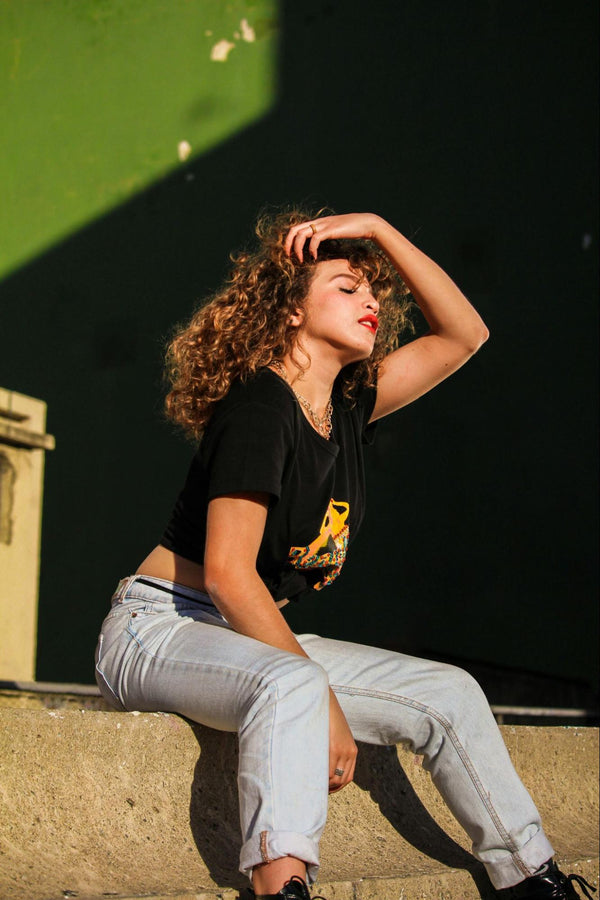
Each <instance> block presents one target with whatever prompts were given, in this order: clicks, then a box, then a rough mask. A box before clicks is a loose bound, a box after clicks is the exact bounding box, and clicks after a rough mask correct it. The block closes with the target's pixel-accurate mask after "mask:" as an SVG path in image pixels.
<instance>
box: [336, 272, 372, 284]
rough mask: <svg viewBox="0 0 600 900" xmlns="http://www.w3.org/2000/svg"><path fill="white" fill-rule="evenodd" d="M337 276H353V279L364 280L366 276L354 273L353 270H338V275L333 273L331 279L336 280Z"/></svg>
mask: <svg viewBox="0 0 600 900" xmlns="http://www.w3.org/2000/svg"><path fill="white" fill-rule="evenodd" d="M336 278H351V279H352V280H353V281H357V282H359V281H364V280H365V279H364V276H359V275H353V274H352V272H338V274H337V275H332V276H331V278H330V279H329V280H330V281H335V279H336Z"/></svg>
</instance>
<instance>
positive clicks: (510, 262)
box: [0, 0, 598, 684]
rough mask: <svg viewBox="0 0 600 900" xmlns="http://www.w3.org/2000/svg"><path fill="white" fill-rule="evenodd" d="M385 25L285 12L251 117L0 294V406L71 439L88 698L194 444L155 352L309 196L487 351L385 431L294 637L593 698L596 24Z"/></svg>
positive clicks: (504, 18) (58, 652)
mask: <svg viewBox="0 0 600 900" xmlns="http://www.w3.org/2000/svg"><path fill="white" fill-rule="evenodd" d="M108 6H110V4H108ZM198 6H202V4H198ZM248 7H250V4H248ZM374 10H375V11H374V12H373V13H371V14H367V13H366V12H365V5H364V4H362V3H355V2H352V3H344V4H333V3H325V2H308V3H303V4H286V5H285V6H284V8H283V11H282V12H281V14H280V30H279V49H278V58H277V60H276V68H275V80H276V85H275V90H276V92H277V95H278V101H277V103H276V105H275V106H274V107H273V108H272V109H271V111H270V112H269V113H268V114H267V115H266V116H265V117H264V118H263V119H261V120H260V121H257V122H256V123H255V124H253V125H250V126H249V127H246V128H245V129H244V130H241V131H237V132H236V133H233V134H231V135H230V136H229V137H228V138H227V139H226V140H224V141H222V142H221V143H220V144H218V145H217V146H212V147H211V148H210V149H208V150H207V151H206V152H205V153H203V154H202V155H199V156H197V157H195V158H193V159H192V160H191V161H189V162H188V163H187V164H186V165H185V166H183V167H180V168H178V169H176V170H175V171H173V172H172V173H171V174H168V175H166V176H165V177H164V178H162V180H157V181H155V182H154V183H153V184H151V185H149V186H148V187H147V188H146V189H145V190H143V191H141V192H139V193H136V194H135V196H132V197H131V198H130V199H128V200H127V201H126V202H123V203H121V204H120V205H118V206H116V207H115V208H113V209H112V210H111V211H110V212H109V213H107V214H106V215H104V217H101V218H96V219H94V220H93V221H90V223H89V224H88V225H87V226H86V227H85V228H81V229H80V230H78V231H76V232H73V233H72V234H71V235H70V236H69V237H68V238H66V239H65V240H63V241H62V243H59V244H56V245H54V246H53V247H52V248H51V249H49V250H48V251H47V252H46V253H44V254H41V255H38V256H37V257H35V258H33V259H32V260H31V261H30V262H29V263H27V264H26V265H24V266H23V267H22V268H21V269H19V270H18V271H15V272H13V273H12V274H11V275H10V276H9V277H7V278H6V280H5V281H4V283H3V285H2V291H3V295H2V301H1V303H2V307H1V308H2V351H1V359H0V384H2V386H4V387H8V388H12V389H16V390H19V391H22V392H25V393H31V394H33V395H35V396H40V397H43V398H44V399H46V400H47V401H48V404H49V419H48V426H49V430H50V431H51V432H52V433H54V434H55V435H56V437H57V449H56V451H55V452H54V453H52V454H49V455H48V458H47V475H46V495H45V510H44V534H43V555H42V578H41V600H40V647H39V665H38V678H39V679H45V680H82V681H89V680H91V678H92V662H91V658H92V653H93V646H94V643H95V635H96V631H97V627H98V624H99V621H100V619H101V617H102V615H103V612H104V610H105V608H106V605H107V603H108V598H109V595H110V593H111V589H112V586H113V584H114V582H115V581H116V579H117V578H118V577H120V576H122V575H124V574H127V573H129V572H130V571H131V570H132V569H134V568H135V567H136V565H137V563H138V561H139V559H140V558H141V556H142V555H143V554H145V553H146V552H147V551H148V549H149V548H150V547H151V546H152V545H153V543H155V542H156V540H157V538H158V536H159V535H160V531H161V528H162V525H163V522H164V520H165V518H166V516H167V515H168V512H169V508H170V505H171V503H172V501H173V499H174V496H175V493H176V491H177V489H178V487H179V485H180V482H181V480H182V478H183V476H184V474H185V469H186V465H187V460H188V457H189V454H190V452H191V451H190V448H189V447H186V445H184V444H183V443H182V442H181V441H180V440H179V439H178V438H176V437H174V436H173V434H172V433H171V431H170V429H169V427H167V426H165V425H164V424H163V422H162V420H161V408H160V407H161V400H160V390H161V389H160V378H161V376H160V369H161V348H162V344H163V340H164V337H165V334H166V333H167V332H168V329H169V328H170V326H171V325H172V323H173V322H175V321H176V320H177V319H180V318H182V317H184V316H186V315H187V313H188V311H189V309H190V307H191V305H192V304H193V303H194V301H195V300H196V299H197V298H200V297H202V296H203V295H204V294H205V293H206V292H207V291H209V290H210V289H212V288H213V287H214V286H215V285H216V284H217V283H218V281H219V279H220V278H221V277H222V276H223V274H224V272H225V270H226V266H227V255H228V252H229V250H230V249H231V248H232V247H235V246H236V245H237V244H239V243H240V242H242V241H244V240H246V238H247V237H248V235H249V233H250V225H251V222H252V219H253V217H254V215H255V213H256V212H257V210H258V208H259V207H260V206H261V205H262V204H263V203H265V202H280V201H290V200H292V201H294V200H308V201H311V202H314V203H317V204H322V203H328V204H330V205H331V206H333V207H334V208H335V209H337V210H338V211H350V210H353V209H373V210H375V211H377V212H379V213H381V214H382V215H384V216H386V217H388V218H389V219H390V220H391V221H393V222H394V223H395V224H396V225H397V226H398V227H399V228H401V229H402V230H404V231H405V233H407V234H408V235H409V236H412V237H413V238H414V239H415V241H416V242H417V243H418V244H419V246H420V247H422V248H423V249H424V250H425V251H426V252H429V253H430V254H432V255H433V256H434V258H436V259H437V260H438V261H439V262H440V263H441V264H442V265H443V266H445V267H446V268H447V269H448V270H449V272H450V273H451V274H452V275H453V276H454V277H455V278H456V279H457V281H458V282H459V283H460V284H461V286H462V287H463V288H464V289H465V291H466V292H467V294H468V295H469V296H470V297H471V298H472V300H473V301H474V302H475V304H476V305H477V307H478V308H479V309H480V310H481V312H482V313H483V315H484V318H485V319H486V321H487V322H488V325H489V327H490V330H491V338H490V341H489V342H488V344H487V345H486V346H485V347H484V349H483V350H482V351H481V353H480V354H479V355H478V356H477V357H476V358H475V360H473V361H472V362H471V363H470V364H469V365H468V366H467V367H466V368H464V369H463V370H461V371H460V372H459V373H458V374H457V375H455V376H454V377H453V378H452V379H450V381H449V382H447V383H446V384H444V385H443V386H441V387H440V388H438V389H436V390H435V391H434V392H433V393H432V394H430V395H428V396H427V397H425V398H423V399H422V400H420V401H418V402H417V403H416V404H414V405H413V406H411V407H410V408H408V409H407V410H405V411H404V412H402V413H400V414H398V415H397V416H395V417H392V418H391V419H389V420H386V421H385V422H384V423H382V424H381V426H380V434H379V440H378V442H377V443H376V445H375V447H374V448H373V451H372V452H371V454H370V457H369V462H368V465H369V471H368V480H369V484H370V489H371V495H370V505H369V512H368V517H367V520H366V523H365V526H364V530H363V532H362V534H361V536H360V538H359V541H358V542H357V544H356V545H355V551H354V552H353V554H352V556H351V558H350V560H349V562H348V563H347V567H346V569H345V572H344V574H343V575H342V577H341V578H340V580H339V582H338V583H337V584H336V585H335V586H334V587H333V588H331V589H328V591H327V592H324V593H323V594H321V595H320V596H318V597H317V598H315V600H314V601H313V600H311V601H309V602H308V603H307V604H306V605H305V606H304V608H297V609H294V610H293V611H292V613H291V614H290V619H291V621H292V623H293V624H294V626H295V627H298V628H302V629H305V630H310V629H317V628H319V629H320V630H322V631H324V632H326V633H329V634H332V635H339V636H341V637H345V638H352V639H358V640H365V641H373V642H378V643H382V644H385V645H390V646H396V647H403V648H405V649H406V650H408V651H409V652H417V653H421V652H429V653H433V654H437V655H440V656H453V657H457V658H462V659H465V660H467V661H468V660H473V661H477V660H479V661H483V662H484V663H489V664H490V665H499V666H507V667H519V668H523V669H528V670H531V671H533V672H538V673H546V674H548V675H553V676H556V677H561V678H571V679H581V680H582V681H583V682H585V683H588V684H593V683H595V678H596V665H597V646H598V641H597V613H596V596H597V577H596V568H595V558H596V552H597V520H596V499H595V479H596V474H595V473H596V465H595V458H596V429H595V419H596V397H595V386H596V378H595V369H596V307H597V266H596V259H597V240H598V229H597V212H596V200H597V181H596V165H597V135H596V128H595V115H596V113H595V109H596V99H597V85H596V56H597V33H596V31H597V29H596V16H595V11H593V9H592V5H590V4H588V3H587V2H583V0H575V2H569V3H566V2H564V3H563V2H549V3H545V4H534V3H522V2H492V0H488V2H481V3H478V4H474V3H466V2H455V3H452V4H442V3H434V2H417V0H411V2H402V3H393V4H385V5H384V4H381V5H380V8H378V7H377V6H375V7H374ZM158 69H159V66H158V65H157V74H156V77H157V78H158V77H159V72H158ZM223 70H225V69H223Z"/></svg>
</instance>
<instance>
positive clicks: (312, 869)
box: [240, 831, 319, 884]
mask: <svg viewBox="0 0 600 900" xmlns="http://www.w3.org/2000/svg"><path fill="white" fill-rule="evenodd" d="M283 856H294V857H295V858H296V859H301V860H302V861H303V862H305V863H306V880H307V881H308V883H309V884H312V883H313V882H314V881H316V878H317V872H318V871H319V844H318V842H317V841H313V840H311V839H310V838H308V837H306V835H305V834H298V833H297V832H295V831H261V832H260V834H255V835H253V836H252V837H251V838H250V839H249V840H248V841H246V843H245V844H244V845H243V847H242V851H241V853H240V872H243V873H244V875H247V876H248V878H251V877H252V869H253V868H254V866H260V865H262V864H263V863H266V862H272V861H273V860H274V859H281V858H282V857H283Z"/></svg>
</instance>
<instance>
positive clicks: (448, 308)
mask: <svg viewBox="0 0 600 900" xmlns="http://www.w3.org/2000/svg"><path fill="white" fill-rule="evenodd" d="M372 239H373V240H374V241H375V243H376V244H377V245H378V246H379V247H380V248H381V250H383V252H384V253H385V255H386V256H387V257H388V259H389V260H390V262H391V263H392V265H393V266H394V267H395V268H396V269H397V271H398V273H399V274H400V276H401V277H402V280H403V281H404V282H405V284H406V285H407V287H408V288H409V290H410V292H411V294H412V296H413V297H414V299H415V301H416V303H417V304H418V305H419V308H420V309H421V312H422V313H423V315H424V317H425V319H426V321H427V323H428V325H429V327H430V328H431V331H432V332H433V333H434V334H437V335H439V336H440V337H444V338H448V339H451V340H457V341H461V342H464V343H465V344H468V345H474V346H473V350H475V349H477V347H479V346H480V345H481V344H482V343H483V341H485V340H486V338H487V336H488V331H487V328H486V326H485V323H484V322H483V320H482V318H481V316H480V315H479V313H478V312H477V310H475V309H474V307H473V306H472V305H471V304H470V303H469V301H468V300H467V298H466V297H465V296H464V294H463V293H462V291H460V290H459V288H458V287H457V286H456V285H455V284H454V282H453V281H452V279H451V278H450V277H449V275H447V274H446V273H445V272H444V270H443V269H441V268H440V266H438V265H437V263H435V262H434V261H433V260H432V259H430V258H429V257H428V256H426V254H425V253H423V252H422V251H421V250H419V249H418V248H417V247H415V246H414V244H411V242H410V241H409V240H408V239H407V238H406V237H404V235H402V234H400V232H399V231H397V230H396V229H395V228H394V227H393V226H392V225H390V224H389V223H388V222H386V221H385V220H384V219H382V218H380V217H379V216H374V222H373V228H372Z"/></svg>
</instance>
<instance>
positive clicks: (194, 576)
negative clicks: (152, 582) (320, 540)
mask: <svg viewBox="0 0 600 900" xmlns="http://www.w3.org/2000/svg"><path fill="white" fill-rule="evenodd" d="M135 574H136V575H147V576H148V577H149V578H163V579H164V580H165V581H174V582H176V583H177V584H183V585H185V586H186V587H190V588H193V589H194V590H195V591H206V585H205V582H204V566H202V565H200V563H195V562H192V560H191V559H185V557H183V556H179V554H177V553H173V551H172V550H167V548H166V547H163V546H161V544H159V545H158V546H157V547H155V548H154V550H152V552H151V553H150V554H148V556H147V557H146V559H145V560H144V561H143V563H142V564H141V565H140V566H139V567H138V569H137V571H136V573H135ZM288 602H289V601H288V600H277V601H276V606H278V607H279V608H280V609H281V607H282V606H285V605H286V604H287V603H288Z"/></svg>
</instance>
